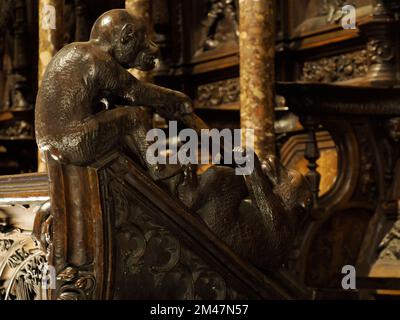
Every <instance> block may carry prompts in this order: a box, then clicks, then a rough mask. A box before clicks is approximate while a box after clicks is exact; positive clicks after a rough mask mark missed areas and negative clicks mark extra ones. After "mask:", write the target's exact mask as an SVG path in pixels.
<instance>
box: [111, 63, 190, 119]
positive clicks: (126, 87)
mask: <svg viewBox="0 0 400 320" xmlns="http://www.w3.org/2000/svg"><path fill="white" fill-rule="evenodd" d="M112 77H113V81H112V82H111V83H112V87H113V88H111V89H112V90H111V91H112V92H113V93H114V94H115V95H117V96H119V97H120V98H122V99H123V100H125V101H126V102H127V103H128V104H129V105H131V106H144V107H149V108H152V109H154V111H155V112H157V113H159V114H160V115H162V116H164V117H166V118H168V119H171V120H172V119H177V120H181V118H182V117H183V116H184V115H187V114H191V113H192V112H193V107H192V101H191V99H190V98H189V97H188V96H187V95H185V94H183V93H182V92H179V91H175V90H171V89H167V88H164V87H160V86H157V85H155V84H151V83H147V82H144V81H140V80H138V79H136V78H135V77H134V76H133V75H131V74H130V73H129V72H128V71H126V70H125V69H123V68H122V67H120V66H119V65H116V66H115V67H114V70H113V75H112Z"/></svg>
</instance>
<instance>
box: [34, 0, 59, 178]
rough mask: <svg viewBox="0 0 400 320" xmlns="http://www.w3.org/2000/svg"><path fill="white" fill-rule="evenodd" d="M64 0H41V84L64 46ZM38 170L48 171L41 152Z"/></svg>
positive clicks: (39, 79) (39, 75) (39, 74)
mask: <svg viewBox="0 0 400 320" xmlns="http://www.w3.org/2000/svg"><path fill="white" fill-rule="evenodd" d="M63 10H64V0H39V68H38V70H39V71H38V81H39V86H40V83H41V80H42V77H43V74H44V72H45V71H46V67H47V65H48V64H49V62H50V60H51V59H52V58H53V56H54V55H55V54H56V53H57V51H58V50H60V49H61V47H62V46H63V42H64V41H63V40H64V39H63V37H64V30H63ZM38 158H39V161H38V171H39V172H44V171H46V164H45V162H44V160H43V159H44V158H43V157H42V155H41V154H40V153H39V157H38Z"/></svg>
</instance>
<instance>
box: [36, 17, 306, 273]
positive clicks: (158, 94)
mask: <svg viewBox="0 0 400 320" xmlns="http://www.w3.org/2000/svg"><path fill="white" fill-rule="evenodd" d="M156 55H157V47H156V46H155V45H154V43H152V42H151V41H150V40H149V39H148V36H147V32H146V29H145V26H144V24H143V22H142V21H141V20H140V19H139V18H136V17H132V16H130V15H129V14H128V13H127V11H126V10H111V11H109V12H106V13H105V14H103V15H102V16H101V17H100V18H99V19H98V20H97V21H96V22H95V24H94V26H93V29H92V32H91V37H90V41H88V42H84V43H72V44H70V45H68V46H66V47H64V48H63V49H62V50H60V52H59V53H58V54H57V55H56V56H55V57H54V58H53V59H52V61H51V62H50V64H49V65H48V67H47V70H46V72H45V75H44V78H43V81H42V85H41V88H40V89H39V93H38V97H37V102H36V138H37V142H38V145H39V148H40V149H41V150H45V151H47V152H49V153H50V155H51V156H52V157H53V158H54V159H56V160H59V161H61V162H63V163H67V164H73V165H81V166H84V165H88V164H90V163H93V162H94V161H96V160H97V159H98V158H101V157H102V156H103V155H104V154H105V153H107V152H109V151H111V150H113V149H116V148H117V147H118V146H119V144H121V143H122V142H123V141H124V142H125V143H126V144H128V145H129V147H130V150H131V151H133V152H134V155H135V156H136V158H137V159H138V160H139V161H140V162H141V164H142V165H143V166H144V168H145V169H147V170H148V172H149V173H150V175H151V176H152V177H153V178H155V179H159V180H162V183H160V184H162V185H164V186H165V188H166V189H167V190H168V191H169V192H170V193H172V194H174V195H175V196H176V197H177V198H178V199H179V200H180V201H181V202H182V203H183V204H184V205H185V206H186V207H187V208H189V209H190V210H192V211H193V212H197V213H198V214H199V215H200V217H201V218H202V219H203V220H204V221H205V222H206V224H207V225H208V226H209V227H210V228H211V229H212V230H213V231H214V232H215V233H216V234H217V236H219V237H220V238H221V239H222V240H224V241H225V242H226V243H227V244H228V245H229V246H230V247H231V248H232V249H233V250H234V251H235V252H236V253H238V254H239V255H241V256H242V257H243V258H245V259H247V260H249V261H250V262H252V263H254V264H255V265H257V266H259V267H271V266H279V265H280V264H281V263H282V262H283V261H284V258H285V256H286V253H287V251H288V248H290V245H291V241H292V239H293V236H294V233H295V230H296V227H297V226H298V224H299V221H301V220H302V218H303V217H304V215H303V213H304V212H303V211H304V209H305V208H306V207H307V206H308V205H309V200H310V198H311V194H310V191H309V189H308V187H307V184H306V182H305V180H304V178H303V177H302V176H301V175H300V174H299V173H297V172H295V171H291V170H287V169H286V168H284V167H283V166H282V165H281V164H280V162H279V161H278V160H277V158H275V157H273V156H271V157H269V158H268V159H266V160H265V161H264V162H263V163H261V162H260V161H259V160H258V158H257V156H255V166H254V170H253V172H252V174H250V175H249V176H247V177H246V178H243V177H242V176H237V175H235V170H234V169H233V168H230V167H222V166H213V167H211V168H209V169H208V170H207V171H205V172H204V173H203V174H201V175H197V173H196V170H195V169H194V170H190V166H189V167H186V169H182V167H180V166H179V165H178V166H172V165H166V166H164V167H163V169H159V168H158V167H157V166H153V167H152V166H151V165H150V164H149V163H147V161H146V157H145V154H146V150H147V143H146V133H147V129H146V125H145V122H146V121H144V119H142V118H141V109H140V108H137V106H145V107H149V108H152V109H153V110H155V111H156V112H158V113H160V114H161V115H163V116H165V117H166V118H168V119H171V120H174V119H175V120H180V121H181V122H183V123H184V124H185V125H186V126H189V127H192V128H199V122H200V120H199V119H198V118H196V117H195V115H194V114H193V113H192V102H191V100H190V99H189V98H188V97H187V96H186V95H184V94H182V93H180V92H177V91H173V90H169V89H166V88H162V87H159V86H156V85H153V84H149V83H145V82H142V81H139V80H137V79H136V78H135V77H134V76H132V75H131V74H130V73H129V72H128V71H127V70H126V69H127V68H137V69H140V70H151V69H153V68H154V66H155V64H154V60H155V58H156ZM117 105H128V107H115V106H117ZM100 106H103V107H100ZM104 106H105V108H104ZM135 106H136V108H135ZM104 109H105V110H104ZM200 123H201V122H200ZM188 168H189V169H188Z"/></svg>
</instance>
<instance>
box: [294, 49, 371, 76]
mask: <svg viewBox="0 0 400 320" xmlns="http://www.w3.org/2000/svg"><path fill="white" fill-rule="evenodd" d="M369 51H370V50H368V51H367V50H360V51H355V52H350V53H346V54H341V55H339V56H333V57H328V58H322V59H319V60H314V61H307V62H305V63H304V65H303V71H302V79H301V80H303V81H309V82H335V81H344V80H350V79H353V78H358V77H364V76H365V75H366V74H367V72H368V56H369V54H368V53H369Z"/></svg>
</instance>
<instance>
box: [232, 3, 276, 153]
mask: <svg viewBox="0 0 400 320" xmlns="http://www.w3.org/2000/svg"><path fill="white" fill-rule="evenodd" d="M273 2H274V1H273V0H240V1H239V16H240V21H239V24H240V37H239V39H240V40H239V46H240V88H241V92H240V105H241V107H240V121H241V127H242V129H254V134H255V137H254V147H255V151H256V153H257V154H258V156H259V157H260V159H264V158H265V156H266V155H267V154H269V153H275V152H274V150H275V135H274V99H275V93H274V82H275V72H274V58H275V37H274V32H275V17H274V7H273Z"/></svg>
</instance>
